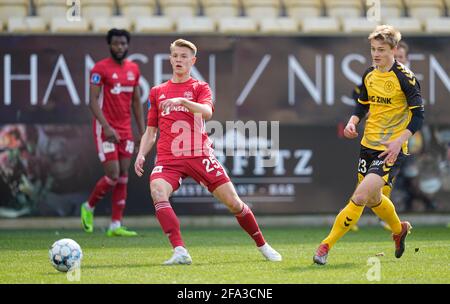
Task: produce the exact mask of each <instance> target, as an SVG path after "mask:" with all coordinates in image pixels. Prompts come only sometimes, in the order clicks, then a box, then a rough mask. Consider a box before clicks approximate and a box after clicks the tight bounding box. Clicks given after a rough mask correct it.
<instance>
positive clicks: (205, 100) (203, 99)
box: [197, 83, 214, 112]
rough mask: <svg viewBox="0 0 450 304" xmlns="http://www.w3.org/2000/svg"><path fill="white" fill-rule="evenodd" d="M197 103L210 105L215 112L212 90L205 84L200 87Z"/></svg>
mask: <svg viewBox="0 0 450 304" xmlns="http://www.w3.org/2000/svg"><path fill="white" fill-rule="evenodd" d="M197 94H198V95H197V102H198V103H201V104H209V105H210V106H211V108H212V111H213V112H214V102H213V99H212V93H211V89H210V88H209V85H208V84H207V83H203V84H201V85H200V86H199V87H198V93H197Z"/></svg>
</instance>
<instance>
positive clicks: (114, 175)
mask: <svg viewBox="0 0 450 304" xmlns="http://www.w3.org/2000/svg"><path fill="white" fill-rule="evenodd" d="M106 176H107V177H108V178H110V179H111V180H113V181H114V182H117V180H118V179H119V171H117V172H116V171H108V172H106Z"/></svg>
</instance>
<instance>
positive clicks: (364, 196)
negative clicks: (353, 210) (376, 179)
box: [352, 192, 370, 206]
mask: <svg viewBox="0 0 450 304" xmlns="http://www.w3.org/2000/svg"><path fill="white" fill-rule="evenodd" d="M369 197H370V196H369V194H368V193H364V192H355V193H354V194H353V196H352V201H353V202H354V203H355V204H356V205H359V206H365V205H366V204H367V202H368V201H369Z"/></svg>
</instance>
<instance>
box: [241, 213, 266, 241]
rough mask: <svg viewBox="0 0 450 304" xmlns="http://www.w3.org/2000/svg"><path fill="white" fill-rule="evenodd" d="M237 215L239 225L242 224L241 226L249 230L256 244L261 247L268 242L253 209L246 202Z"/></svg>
mask: <svg viewBox="0 0 450 304" xmlns="http://www.w3.org/2000/svg"><path fill="white" fill-rule="evenodd" d="M235 216H236V219H237V221H238V223H239V225H241V227H242V228H243V229H244V230H245V231H247V233H248V234H249V235H250V236H251V238H252V239H253V240H254V241H255V243H256V246H258V247H261V246H262V245H264V244H265V243H266V241H265V240H264V237H263V235H262V233H261V230H259V226H258V223H257V222H256V219H255V216H254V215H253V212H252V210H250V208H249V207H248V206H247V205H246V204H244V208H242V211H241V212H239V213H237V214H235Z"/></svg>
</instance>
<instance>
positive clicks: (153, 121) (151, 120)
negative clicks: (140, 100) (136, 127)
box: [147, 88, 158, 128]
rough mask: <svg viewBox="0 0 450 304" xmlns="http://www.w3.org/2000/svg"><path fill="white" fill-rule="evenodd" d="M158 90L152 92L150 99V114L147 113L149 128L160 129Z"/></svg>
mask: <svg viewBox="0 0 450 304" xmlns="http://www.w3.org/2000/svg"><path fill="white" fill-rule="evenodd" d="M155 91H156V90H155V89H154V88H153V89H151V90H150V96H149V97H148V113H147V126H149V127H155V128H157V127H158V108H157V106H156V92H155Z"/></svg>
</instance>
